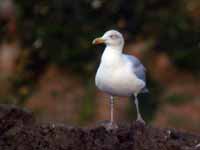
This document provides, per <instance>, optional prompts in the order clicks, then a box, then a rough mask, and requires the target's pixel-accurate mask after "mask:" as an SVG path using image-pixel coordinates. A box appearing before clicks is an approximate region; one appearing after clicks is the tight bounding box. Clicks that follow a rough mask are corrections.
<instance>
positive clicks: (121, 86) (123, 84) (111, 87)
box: [95, 54, 145, 96]
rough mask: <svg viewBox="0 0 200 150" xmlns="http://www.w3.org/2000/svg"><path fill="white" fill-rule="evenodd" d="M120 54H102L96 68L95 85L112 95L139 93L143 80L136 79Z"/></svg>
mask: <svg viewBox="0 0 200 150" xmlns="http://www.w3.org/2000/svg"><path fill="white" fill-rule="evenodd" d="M108 56H109V57H108ZM119 56H120V55H113V54H112V55H109V54H106V55H103V56H102V61H101V64H100V66H99V68H98V70H97V73H96V77H95V82H96V86H97V87H98V88H99V89H100V90H102V91H104V92H106V93H108V94H111V95H113V96H130V95H131V94H133V93H139V91H140V90H141V89H142V88H143V87H144V84H145V83H144V82H143V81H142V80H140V79H138V78H137V77H136V76H135V74H134V73H133V72H132V69H130V68H129V67H130V66H129V65H128V64H126V63H125V62H124V61H123V59H121V58H120V57H119Z"/></svg>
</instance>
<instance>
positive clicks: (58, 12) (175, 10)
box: [0, 0, 200, 132]
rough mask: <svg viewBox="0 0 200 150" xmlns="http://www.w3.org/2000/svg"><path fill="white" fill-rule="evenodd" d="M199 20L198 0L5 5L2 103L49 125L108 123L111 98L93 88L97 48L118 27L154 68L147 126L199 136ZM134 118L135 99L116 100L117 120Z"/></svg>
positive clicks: (46, 0) (40, 0) (1, 9)
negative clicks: (101, 38) (96, 41)
mask: <svg viewBox="0 0 200 150" xmlns="http://www.w3.org/2000/svg"><path fill="white" fill-rule="evenodd" d="M199 18H200V1H199V0H190V1H188V0H148V1H147V0H110V1H106V0H79V1H78V0H77V1H70V0H68V1H66V0H29V1H27V0H0V27H1V28H0V33H1V36H0V70H1V72H0V84H1V85H2V86H1V87H0V103H7V104H16V105H20V106H23V107H28V108H30V109H31V110H32V111H33V112H34V113H35V115H36V116H37V118H38V120H39V121H42V122H63V123H70V124H74V125H92V124H95V123H96V122H97V121H99V120H105V119H109V103H108V98H109V96H108V95H106V94H105V93H102V92H100V91H99V90H97V88H96V87H95V84H94V76H95V73H96V69H97V67H98V64H99V61H100V56H101V54H102V51H103V49H104V47H103V46H100V47H94V46H92V44H91V42H92V40H93V39H94V38H96V37H98V36H101V35H102V34H103V33H104V32H105V31H107V30H109V29H116V30H119V31H120V32H122V33H123V35H124V38H125V41H126V44H125V48H124V51H125V52H126V53H129V54H132V55H135V56H136V57H138V58H139V59H141V61H142V62H143V63H144V65H145V66H146V68H147V78H148V80H147V85H148V88H149V89H150V93H149V94H146V95H140V98H139V99H140V107H141V109H142V113H143V116H144V118H145V120H147V121H148V122H149V123H151V124H154V125H156V126H163V127H175V128H179V129H183V130H188V131H197V132H199V131H200V128H199V127H200V117H199V113H200V109H199V108H200V93H199V90H200V80H199V79H200V78H199V76H200V59H199V56H200V43H199V39H200V34H199V33H200V19H199ZM121 99H122V100H121ZM135 116H136V113H135V107H134V106H132V104H131V103H130V102H129V100H128V98H117V99H116V103H115V119H116V120H117V122H131V121H133V120H134V119H135Z"/></svg>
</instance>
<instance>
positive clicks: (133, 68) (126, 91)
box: [92, 30, 148, 127]
mask: <svg viewBox="0 0 200 150" xmlns="http://www.w3.org/2000/svg"><path fill="white" fill-rule="evenodd" d="M92 44H95V45H96V44H105V45H106V47H105V49H104V52H103V54H102V56H101V62H100V65H99V68H98V70H97V73H96V77H95V84H96V86H97V88H98V89H100V90H101V91H103V92H105V93H107V94H109V95H110V101H109V102H110V121H109V126H110V127H112V126H114V116H113V113H114V97H115V96H127V97H132V98H133V100H134V102H135V105H136V110H137V121H139V122H141V123H144V124H145V121H144V119H143V118H142V116H141V114H140V110H139V104H138V98H137V96H138V94H139V93H145V92H148V89H147V88H146V77H145V67H144V66H143V65H142V63H141V62H140V60H139V59H137V58H136V57H134V56H132V55H127V54H124V53H123V47H124V38H123V36H122V34H121V33H120V32H118V31H116V30H109V31H107V32H105V33H104V35H103V36H102V37H99V38H96V39H94V40H93V42H92Z"/></svg>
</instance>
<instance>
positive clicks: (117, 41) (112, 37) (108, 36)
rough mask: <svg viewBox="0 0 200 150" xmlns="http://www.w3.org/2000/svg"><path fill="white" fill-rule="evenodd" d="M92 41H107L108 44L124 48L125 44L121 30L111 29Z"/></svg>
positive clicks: (116, 47)
mask: <svg viewBox="0 0 200 150" xmlns="http://www.w3.org/2000/svg"><path fill="white" fill-rule="evenodd" d="M92 43H93V44H101V43H105V44H106V46H109V47H112V48H115V49H120V50H122V49H123V46H124V38H123V36H122V34H121V33H120V32H118V31H116V30H109V31H107V32H105V33H104V35H103V36H102V37H100V38H96V39H94V40H93V42H92Z"/></svg>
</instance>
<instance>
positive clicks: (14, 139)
mask: <svg viewBox="0 0 200 150" xmlns="http://www.w3.org/2000/svg"><path fill="white" fill-rule="evenodd" d="M199 143H200V135H192V134H188V133H182V132H179V131H176V130H173V129H158V128H154V127H151V126H144V125H142V124H140V123H133V124H131V125H121V126H119V128H118V129H115V130H109V131H108V130H106V129H105V128H104V127H96V128H88V129H86V128H75V127H69V126H67V125H62V124H56V125H53V124H39V123H36V122H35V119H34V117H33V116H32V114H31V113H30V112H29V111H27V110H23V109H19V108H17V107H14V106H6V105H0V150H193V149H194V150H195V149H196V150H197V149H200V147H199V148H198V147H195V146H196V145H198V144H199Z"/></svg>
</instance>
